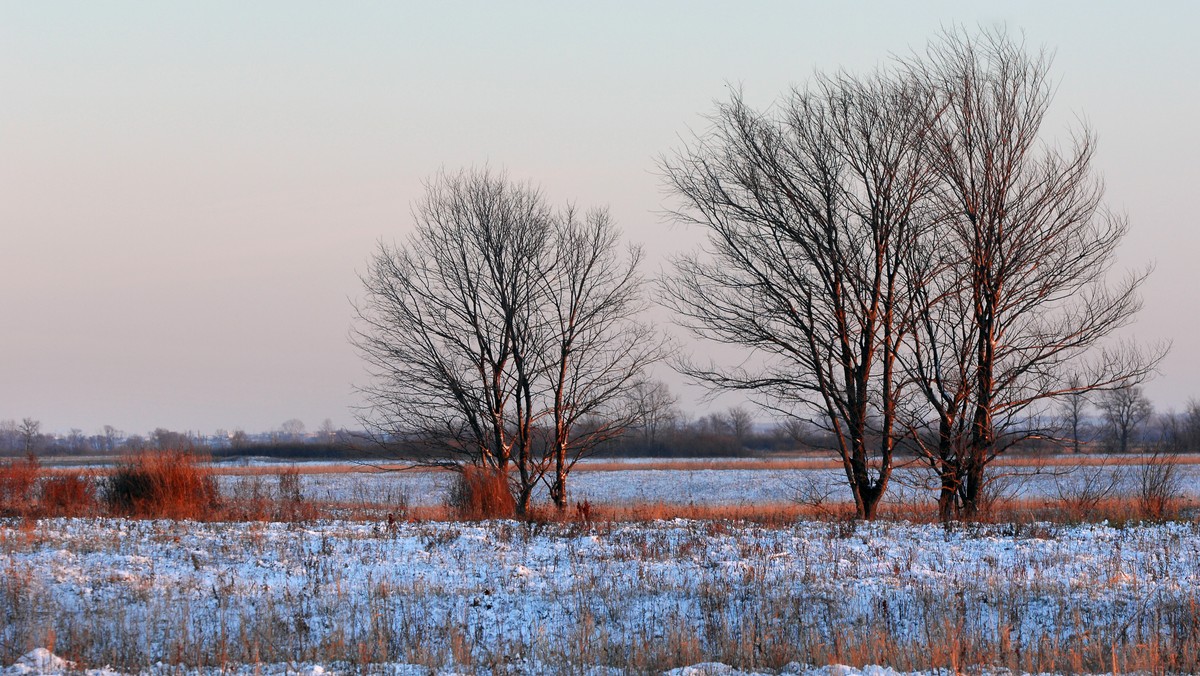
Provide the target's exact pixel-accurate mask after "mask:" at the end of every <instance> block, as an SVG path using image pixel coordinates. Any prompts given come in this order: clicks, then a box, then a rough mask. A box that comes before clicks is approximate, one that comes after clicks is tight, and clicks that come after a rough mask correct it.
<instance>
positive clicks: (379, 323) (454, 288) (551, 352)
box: [355, 170, 659, 512]
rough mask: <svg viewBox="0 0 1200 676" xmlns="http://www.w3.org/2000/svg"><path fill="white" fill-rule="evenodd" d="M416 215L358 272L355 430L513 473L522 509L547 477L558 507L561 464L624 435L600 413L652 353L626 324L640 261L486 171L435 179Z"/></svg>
mask: <svg viewBox="0 0 1200 676" xmlns="http://www.w3.org/2000/svg"><path fill="white" fill-rule="evenodd" d="M414 217H415V220H416V222H417V228H416V231H415V232H414V233H413V234H412V236H411V237H409V238H408V240H407V242H406V243H405V245H404V246H387V245H382V244H381V245H380V247H379V250H378V251H377V253H376V255H375V257H374V259H373V260H372V262H371V264H370V267H369V268H368V270H367V272H366V274H364V275H363V283H364V285H365V286H366V291H367V293H366V298H365V300H364V301H363V302H362V303H360V304H359V306H358V308H357V309H358V315H359V319H360V323H359V325H358V327H357V329H356V333H355V342H356V344H357V345H358V347H359V349H360V350H361V352H362V353H363V355H364V356H365V357H366V360H367V362H368V364H369V368H370V371H371V374H372V376H373V382H372V383H371V384H370V385H367V386H365V387H364V388H363V391H364V393H365V394H366V396H367V399H368V401H369V406H368V408H367V409H366V410H364V411H363V414H362V416H361V419H362V421H363V422H364V424H366V425H367V426H368V428H369V429H373V430H375V431H376V433H377V434H378V435H379V436H381V437H383V438H385V439H388V440H392V441H395V440H404V441H408V442H412V443H419V444H422V445H424V446H425V447H427V448H429V449H432V450H434V451H436V452H438V453H439V456H438V457H440V458H442V459H436V458H435V459H434V460H432V461H431V462H433V463H436V464H442V465H445V466H447V467H451V468H461V467H462V466H463V463H468V464H473V465H479V466H484V467H488V468H491V469H493V470H495V471H497V472H501V473H503V474H505V475H509V474H510V472H512V473H513V474H515V477H514V479H513V481H512V485H513V491H514V497H515V498H516V502H517V508H518V510H519V511H521V512H524V511H526V510H527V509H528V506H529V502H530V499H531V496H532V493H533V490H534V488H536V486H537V485H538V483H539V482H541V481H542V480H543V479H545V478H546V477H547V474H548V473H549V472H551V470H553V477H552V479H551V480H550V482H549V483H550V484H551V488H552V491H553V492H554V493H555V497H556V501H561V500H565V495H566V485H565V481H566V475H567V472H569V470H570V466H571V465H572V464H573V463H574V461H575V460H576V459H578V457H579V456H580V455H581V454H583V453H586V452H587V451H588V450H590V449H591V448H593V447H594V446H595V444H597V443H599V442H600V441H602V440H604V439H605V438H608V437H609V436H611V435H612V434H615V433H616V432H617V430H618V429H620V428H622V427H623V425H624V423H623V422H622V421H623V420H625V419H626V416H625V414H624V412H623V411H621V410H619V409H618V408H617V407H615V406H612V405H611V404H612V403H613V402H615V401H616V400H617V399H619V398H620V395H621V394H623V388H624V387H625V386H627V385H628V384H629V383H631V382H633V381H634V380H635V379H636V378H637V377H639V375H640V371H641V369H642V368H643V367H644V366H645V364H646V363H647V362H648V361H652V360H653V359H654V358H656V357H655V356H654V350H655V349H656V346H657V345H658V344H659V343H658V342H656V340H655V339H653V337H652V335H651V333H650V332H649V329H646V328H645V327H642V326H641V325H640V324H638V323H637V322H636V321H634V320H635V317H636V314H637V312H638V311H639V309H640V303H641V300H640V297H639V294H640V288H641V278H640V277H639V276H638V275H637V272H636V268H637V264H638V262H639V260H640V252H638V251H637V250H636V249H635V250H631V251H630V252H629V255H628V256H626V257H624V258H622V257H621V256H620V255H619V254H618V253H617V252H616V250H615V249H616V245H617V235H616V231H615V229H614V228H613V226H612V225H611V223H610V221H609V219H608V216H607V214H606V213H604V212H602V211H596V212H592V213H591V214H588V215H587V216H586V217H583V218H580V217H579V216H578V214H576V213H575V211H574V210H573V209H570V208H568V209H565V210H562V211H555V210H553V209H552V208H551V207H550V206H549V205H548V203H547V201H546V200H545V198H544V197H543V196H542V195H541V193H540V192H539V191H538V190H537V189H535V188H533V187H532V186H530V185H528V184H516V183H513V182H511V181H509V180H508V179H507V178H506V177H505V176H504V175H503V174H500V173H495V172H491V171H488V170H481V171H463V172H459V173H456V174H442V175H439V176H437V177H436V178H435V179H434V180H432V181H430V182H429V184H428V185H427V186H426V195H425V197H424V199H423V200H422V201H421V202H419V203H418V205H417V206H416V208H415V209H414ZM585 419H587V420H589V421H593V422H594V421H596V420H603V421H604V422H603V423H596V424H588V425H585V426H581V425H579V423H580V422H581V421H583V420H585ZM564 504H565V503H564Z"/></svg>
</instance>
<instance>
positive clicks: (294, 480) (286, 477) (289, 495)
mask: <svg viewBox="0 0 1200 676" xmlns="http://www.w3.org/2000/svg"><path fill="white" fill-rule="evenodd" d="M278 480H279V501H280V502H290V503H292V504H298V503H300V502H302V501H303V500H304V496H303V495H302V493H301V491H300V470H299V469H298V468H296V467H288V468H287V469H284V470H283V471H281V472H280V473H279V474H278Z"/></svg>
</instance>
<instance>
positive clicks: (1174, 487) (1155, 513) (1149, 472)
mask: <svg viewBox="0 0 1200 676" xmlns="http://www.w3.org/2000/svg"><path fill="white" fill-rule="evenodd" d="M1136 476H1137V480H1138V485H1137V499H1138V506H1139V507H1140V508H1141V511H1142V514H1143V516H1144V517H1145V518H1149V519H1155V520H1158V519H1169V518H1172V517H1174V516H1175V511H1176V507H1177V506H1178V504H1179V502H1180V499H1181V498H1182V496H1183V478H1182V476H1181V474H1180V472H1179V465H1177V464H1176V462H1175V458H1174V457H1173V456H1172V455H1170V454H1166V453H1162V452H1156V453H1154V454H1153V455H1151V456H1150V457H1148V458H1146V461H1145V463H1143V464H1142V465H1140V466H1139V467H1138V468H1137V470H1136Z"/></svg>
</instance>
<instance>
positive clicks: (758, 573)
mask: <svg viewBox="0 0 1200 676" xmlns="http://www.w3.org/2000/svg"><path fill="white" fill-rule="evenodd" d="M36 648H45V649H48V650H49V651H51V652H52V653H53V654H51V653H47V652H44V651H43V652H32V653H31V652H30V651H32V650H34V649H36ZM54 655H57V657H58V658H61V659H62V660H70V661H72V662H73V663H74V666H75V667H77V668H79V669H86V668H101V667H105V666H106V665H107V666H110V667H112V668H113V669H116V670H121V671H137V670H142V669H150V670H152V671H157V672H165V671H169V670H170V667H169V666H168V665H178V664H183V665H189V666H191V667H207V668H211V670H212V672H213V673H216V671H218V670H221V669H223V668H224V669H228V670H233V671H242V672H244V673H249V672H251V671H255V670H261V671H265V672H273V673H283V672H295V671H306V672H308V673H320V671H321V670H327V671H359V670H365V669H367V668H368V667H369V666H371V665H374V666H373V667H371V668H378V669H380V670H383V671H386V672H388V673H413V674H416V673H451V672H459V673H478V672H499V673H564V672H565V673H597V674H600V673H606V674H616V673H647V672H661V671H665V670H670V669H677V668H682V667H687V666H689V665H692V666H693V667H695V669H693V670H692V671H691V672H688V671H686V670H681V671H679V672H676V673H681V674H682V673H691V674H703V673H710V674H718V673H721V674H724V673H732V672H730V671H729V670H728V669H727V668H726V667H723V666H719V665H713V664H709V665H708V666H696V665H704V664H705V663H712V662H717V663H721V664H724V665H733V666H736V667H737V668H738V669H741V670H743V671H746V672H750V671H758V672H762V673H780V672H784V673H798V672H804V671H805V670H806V669H808V668H809V667H814V668H815V667H823V666H825V665H829V664H838V663H848V664H857V665H862V664H887V665H889V666H891V667H894V668H896V669H899V670H928V669H934V668H946V669H963V668H966V667H968V666H970V665H977V664H990V665H995V666H1000V667H1005V668H1010V669H1014V670H1018V671H1030V672H1067V671H1071V672H1074V671H1092V672H1108V671H1110V670H1113V669H1114V667H1115V669H1116V670H1118V671H1127V670H1137V669H1144V668H1153V669H1159V668H1166V669H1168V670H1170V669H1174V670H1176V671H1193V670H1195V669H1196V668H1197V667H1200V657H1198V655H1200V526H1198V525H1197V524H1196V523H1193V522H1184V523H1168V524H1162V525H1147V526H1138V527H1126V528H1113V527H1109V526H1104V525H1099V526H1076V527H1064V526H1055V525H1047V524H1034V525H1019V526H962V527H956V528H954V529H951V530H946V529H943V528H941V527H938V526H932V525H909V524H903V523H879V524H872V525H863V524H859V525H855V524H853V523H840V522H835V523H825V522H819V523H797V524H795V525H793V526H790V527H784V528H761V527H756V526H751V525H746V524H735V523H727V522H699V521H683V520H677V521H668V522H657V523H649V524H596V525H585V524H538V523H522V522H513V521H498V522H483V523H470V524H468V523H412V524H409V523H404V524H398V525H397V526H396V527H395V528H392V529H389V528H388V527H387V526H386V525H384V524H372V523H343V522H321V523H315V524H282V523H269V524H264V523H252V524H245V523H238V524H222V523H216V524H201V523H193V522H168V521H130V520H123V519H46V520H42V521H40V522H37V523H36V524H27V523H22V522H18V521H16V520H7V521H0V665H12V666H10V667H9V668H8V669H6V670H4V671H3V673H5V674H17V673H29V672H30V670H34V671H37V670H39V667H38V666H37V664H38V663H39V662H38V660H41V661H42V663H43V664H44V669H42V670H48V671H55V670H58V671H64V670H67V669H69V668H71V666H70V665H68V664H67V663H66V662H56V661H54V659H53V658H54ZM22 656H25V657H22ZM1114 659H1115V660H1116V664H1115V665H1114V664H1113V663H1112V661H1113V660H1114ZM156 664H157V665H158V666H154V665H156ZM45 665H48V666H45ZM248 665H250V666H248ZM253 665H258V666H253ZM261 665H267V666H266V667H263V666H261ZM813 673H824V674H833V673H839V672H838V670H837V669H833V670H829V669H825V670H822V671H821V672H813ZM846 673H854V672H846ZM881 673H882V672H881Z"/></svg>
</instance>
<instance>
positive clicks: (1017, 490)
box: [219, 463, 1200, 507]
mask: <svg viewBox="0 0 1200 676" xmlns="http://www.w3.org/2000/svg"><path fill="white" fill-rule="evenodd" d="M697 464H698V465H699V466H697V467H692V466H691V465H690V463H677V464H675V465H673V466H672V467H671V468H657V467H654V466H650V467H647V466H646V464H644V463H623V464H621V465H620V468H621V469H613V468H612V467H611V466H609V465H608V464H605V466H603V468H602V469H593V467H592V465H590V464H583V465H580V466H579V467H577V468H576V470H575V471H573V472H572V473H571V484H570V487H571V494H570V495H571V499H572V501H584V500H587V501H589V502H590V503H593V504H618V505H630V504H645V503H664V504H668V505H680V506H683V505H702V506H717V505H721V506H739V505H740V506H745V505H763V504H779V505H782V504H788V503H791V502H794V501H796V500H797V499H801V498H804V497H805V496H806V494H808V493H811V491H812V490H817V489H822V488H823V489H824V490H827V491H828V495H826V496H824V497H825V498H826V499H827V500H830V501H834V502H836V501H838V500H843V499H846V498H847V497H848V491H846V490H844V489H843V485H844V483H845V476H844V474H843V473H842V470H841V469H840V468H839V469H830V468H827V467H824V466H817V467H789V468H776V467H772V466H763V467H761V468H746V467H741V466H736V465H735V466H733V467H728V468H726V467H723V466H718V467H709V466H706V465H705V464H704V463H697ZM1140 467H1141V465H1137V464H1127V463H1113V464H1110V465H1101V464H1086V465H1080V466H1071V465H1067V464H1061V463H1060V464H1043V465H1026V466H1021V465H1014V466H1011V467H1004V468H1002V469H1001V475H1002V476H1000V478H998V479H997V480H996V482H995V484H994V489H995V491H996V492H997V493H998V494H999V495H1000V496H1001V497H1002V498H1004V499H1011V500H1038V499H1057V498H1059V497H1062V496H1063V495H1067V494H1071V493H1073V492H1077V491H1078V490H1079V489H1080V488H1082V487H1083V486H1084V485H1088V484H1096V483H1098V482H1100V483H1103V482H1106V481H1112V482H1114V483H1115V485H1114V487H1113V493H1114V494H1122V493H1125V494H1128V493H1130V492H1132V491H1133V490H1134V489H1135V484H1136V482H1137V481H1136V480H1137V471H1138V469H1139V468H1140ZM297 468H298V470H299V471H300V472H301V474H302V476H303V491H304V495H305V497H306V498H308V499H309V500H312V501H317V502H337V503H362V504H380V505H389V504H390V505H396V504H407V505H409V506H414V507H415V506H433V505H438V504H441V503H442V502H443V501H444V498H445V494H446V488H447V487H448V486H449V485H450V482H451V479H452V476H453V475H452V474H450V473H448V472H444V471H437V470H435V471H427V470H396V471H382V472H381V471H378V470H376V469H375V468H372V467H366V466H361V465H346V464H341V465H331V464H321V465H316V466H313V467H311V468H310V466H308V465H298V466H297ZM251 470H252V471H251ZM278 470H279V465H274V466H258V467H253V468H229V469H222V470H219V471H220V473H221V476H220V482H221V485H222V489H223V490H224V491H225V492H233V491H235V490H236V488H237V486H238V485H239V484H246V483H248V482H250V481H253V477H256V476H258V477H262V478H263V480H264V481H265V482H267V483H269V481H270V475H271V473H273V472H277V471H278ZM927 475H928V472H927V471H925V470H922V469H920V468H911V469H903V470H897V471H896V474H895V476H894V480H893V483H892V484H891V486H890V487H889V495H888V497H887V498H885V500H886V501H887V502H888V503H891V504H892V505H906V506H907V505H912V504H918V505H924V506H927V507H931V506H932V504H933V500H934V499H935V495H934V492H933V491H932V490H930V489H929V488H928V487H926V486H925V484H924V482H925V479H926V477H927ZM1178 475H1179V478H1180V487H1181V491H1182V497H1185V498H1187V499H1189V500H1193V501H1194V500H1196V499H1200V465H1197V464H1194V463H1181V464H1180V465H1179V466H1178ZM809 497H811V496H809Z"/></svg>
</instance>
